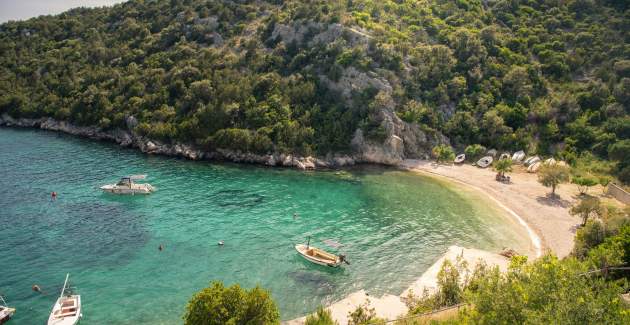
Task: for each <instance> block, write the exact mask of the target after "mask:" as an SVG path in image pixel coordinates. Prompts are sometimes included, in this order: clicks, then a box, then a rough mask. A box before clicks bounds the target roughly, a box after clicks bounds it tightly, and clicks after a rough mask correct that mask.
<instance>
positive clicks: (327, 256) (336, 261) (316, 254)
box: [295, 238, 350, 267]
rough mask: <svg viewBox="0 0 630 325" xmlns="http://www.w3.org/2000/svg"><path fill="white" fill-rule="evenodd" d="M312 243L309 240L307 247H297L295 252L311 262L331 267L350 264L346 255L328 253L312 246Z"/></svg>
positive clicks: (301, 245) (302, 245) (300, 245)
mask: <svg viewBox="0 0 630 325" xmlns="http://www.w3.org/2000/svg"><path fill="white" fill-rule="evenodd" d="M310 242H311V239H310V238H309V239H308V242H307V243H306V245H304V244H297V245H295V250H296V251H298V253H300V255H302V257H304V258H305V259H306V260H308V261H309V262H312V263H315V264H319V265H323V266H330V267H339V266H340V265H341V263H346V264H350V263H348V261H346V257H345V256H344V255H335V254H332V253H328V252H326V251H325V250H323V249H320V248H317V247H313V246H311V245H310Z"/></svg>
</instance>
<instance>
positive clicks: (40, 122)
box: [0, 110, 448, 169]
mask: <svg viewBox="0 0 630 325" xmlns="http://www.w3.org/2000/svg"><path fill="white" fill-rule="evenodd" d="M126 122H127V127H128V128H129V129H133V127H134V126H135V125H136V124H137V121H136V120H135V118H133V117H128V118H127V121H126ZM382 125H383V126H384V127H385V129H386V130H387V134H388V136H387V139H386V140H385V141H384V142H383V143H377V142H374V141H371V140H368V139H366V138H365V137H364V136H363V131H362V130H360V129H357V130H356V132H355V136H354V138H353V139H352V149H353V153H352V154H349V155H346V154H332V153H330V154H328V155H326V156H323V157H310V156H309V157H301V156H294V155H290V154H283V153H270V154H267V155H258V154H253V153H249V152H241V151H234V150H225V149H217V150H216V151H203V150H200V149H198V148H196V147H194V146H192V145H189V144H183V143H162V142H160V141H157V140H153V139H148V138H146V137H143V136H140V135H138V134H136V133H135V132H133V131H129V130H124V129H113V130H102V129H100V128H98V127H92V126H76V125H73V124H71V123H68V122H65V121H57V120H54V119H52V118H38V119H28V118H13V117H11V116H9V115H7V114H3V115H2V116H0V126H17V127H30V128H40V129H43V130H51V131H57V132H63V133H67V134H71V135H76V136H81V137H86V138H91V139H96V140H104V141H111V142H115V143H117V144H119V145H121V146H123V147H133V148H138V149H140V151H142V152H144V153H147V154H158V155H166V156H176V157H182V158H186V159H191V160H227V161H233V162H240V163H251V164H260V165H267V166H279V167H294V168H298V169H317V168H339V167H347V166H353V165H355V164H357V163H373V164H384V165H398V164H399V163H401V162H402V160H403V159H405V158H427V157H428V155H429V152H430V149H431V148H432V146H433V144H436V143H443V142H448V140H447V139H445V138H429V137H427V135H426V134H425V133H424V132H422V131H421V130H420V129H419V128H418V127H417V126H413V125H409V124H407V123H405V122H403V121H401V120H400V119H399V118H398V117H397V116H396V115H395V114H394V113H393V112H390V111H387V110H382Z"/></svg>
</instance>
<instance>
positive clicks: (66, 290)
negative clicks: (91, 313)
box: [48, 274, 83, 325]
mask: <svg viewBox="0 0 630 325" xmlns="http://www.w3.org/2000/svg"><path fill="white" fill-rule="evenodd" d="M69 276H70V274H66V281H64V283H63V288H62V289H61V295H60V296H59V298H58V299H57V301H56V302H55V304H54V305H53V309H52V311H51V312H50V316H49V317H48V325H75V324H77V323H78V322H79V320H80V319H81V317H83V315H82V314H81V295H76V294H73V293H72V290H71V289H70V287H69V284H68V277H69Z"/></svg>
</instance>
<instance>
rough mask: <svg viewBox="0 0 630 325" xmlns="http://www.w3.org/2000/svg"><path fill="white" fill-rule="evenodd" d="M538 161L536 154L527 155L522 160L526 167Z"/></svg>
mask: <svg viewBox="0 0 630 325" xmlns="http://www.w3.org/2000/svg"><path fill="white" fill-rule="evenodd" d="M539 161H540V157H538V156H533V157H529V158H527V159H525V161H524V162H523V164H524V165H525V166H527V167H529V166H531V165H533V164H535V163H537V162H539Z"/></svg>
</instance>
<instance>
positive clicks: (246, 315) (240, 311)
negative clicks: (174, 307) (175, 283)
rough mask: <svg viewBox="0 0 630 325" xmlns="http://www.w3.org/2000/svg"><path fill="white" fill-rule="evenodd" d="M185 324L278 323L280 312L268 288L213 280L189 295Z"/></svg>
mask: <svg viewBox="0 0 630 325" xmlns="http://www.w3.org/2000/svg"><path fill="white" fill-rule="evenodd" d="M184 324H186V325H206V324H208V325H214V324H216V325H223V324H261V325H262V324H265V325H266V324H280V314H279V312H278V308H277V307H276V304H275V303H274V301H273V300H272V299H271V296H270V294H269V292H268V291H266V290H264V289H261V288H260V287H255V288H253V289H251V290H244V289H242V288H241V287H240V286H239V285H238V284H235V285H233V286H231V287H227V288H226V287H225V286H223V283H221V282H218V281H215V282H212V283H211V284H210V286H209V287H207V288H205V289H202V290H201V291H199V292H197V293H196V294H195V295H194V296H193V297H192V298H191V299H190V301H189V302H188V306H187V307H186V314H185V315H184Z"/></svg>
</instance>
